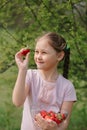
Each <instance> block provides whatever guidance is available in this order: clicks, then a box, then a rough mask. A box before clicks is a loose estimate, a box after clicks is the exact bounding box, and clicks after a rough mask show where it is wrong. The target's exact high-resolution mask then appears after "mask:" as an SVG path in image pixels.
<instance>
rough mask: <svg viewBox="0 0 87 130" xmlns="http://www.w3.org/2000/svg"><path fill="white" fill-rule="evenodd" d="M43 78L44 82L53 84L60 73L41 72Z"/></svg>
mask: <svg viewBox="0 0 87 130" xmlns="http://www.w3.org/2000/svg"><path fill="white" fill-rule="evenodd" d="M39 72H40V74H41V76H42V77H43V79H44V80H46V81H49V82H53V81H56V80H57V78H58V72H57V69H55V70H54V69H53V70H46V71H45V70H39Z"/></svg>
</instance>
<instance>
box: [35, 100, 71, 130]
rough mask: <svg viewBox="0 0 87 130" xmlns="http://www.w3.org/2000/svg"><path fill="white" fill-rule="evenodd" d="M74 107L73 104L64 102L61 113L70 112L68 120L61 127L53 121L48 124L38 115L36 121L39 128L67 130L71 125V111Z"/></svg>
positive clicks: (44, 129)
mask: <svg viewBox="0 0 87 130" xmlns="http://www.w3.org/2000/svg"><path fill="white" fill-rule="evenodd" d="M72 107H73V102H72V101H70V102H63V104H62V108H61V113H63V112H68V116H67V118H66V119H65V120H64V121H63V122H62V123H61V124H59V125H57V124H56V123H55V122H54V121H51V122H50V123H48V121H46V120H45V119H43V118H42V117H41V115H40V114H37V115H36V117H35V119H36V122H37V124H38V125H39V127H41V128H42V129H43V130H67V127H68V125H69V120H70V116H71V111H72Z"/></svg>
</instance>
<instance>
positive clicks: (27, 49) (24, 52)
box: [21, 48, 30, 56]
mask: <svg viewBox="0 0 87 130" xmlns="http://www.w3.org/2000/svg"><path fill="white" fill-rule="evenodd" d="M28 52H30V49H29V48H26V49H24V50H23V51H22V52H21V54H22V55H23V56H26V54H27V53H28Z"/></svg>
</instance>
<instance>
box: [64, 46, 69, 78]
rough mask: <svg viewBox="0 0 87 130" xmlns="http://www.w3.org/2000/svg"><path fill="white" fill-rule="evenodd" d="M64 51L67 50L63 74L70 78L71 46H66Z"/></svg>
mask: <svg viewBox="0 0 87 130" xmlns="http://www.w3.org/2000/svg"><path fill="white" fill-rule="evenodd" d="M64 52H65V57H64V65H63V76H64V77H65V78H67V79H68V73H69V63H70V47H68V46H66V48H65V50H64Z"/></svg>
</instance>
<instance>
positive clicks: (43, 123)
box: [35, 113, 58, 130]
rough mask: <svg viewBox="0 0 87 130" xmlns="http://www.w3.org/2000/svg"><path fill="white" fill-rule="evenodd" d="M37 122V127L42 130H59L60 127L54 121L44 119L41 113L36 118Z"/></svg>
mask: <svg viewBox="0 0 87 130" xmlns="http://www.w3.org/2000/svg"><path fill="white" fill-rule="evenodd" d="M35 121H36V123H37V125H38V126H39V127H40V128H41V129H42V130H57V129H58V125H57V124H56V123H55V122H54V121H52V120H51V119H47V120H46V119H44V118H43V117H42V116H41V115H40V113H39V114H37V115H36V116H35Z"/></svg>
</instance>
